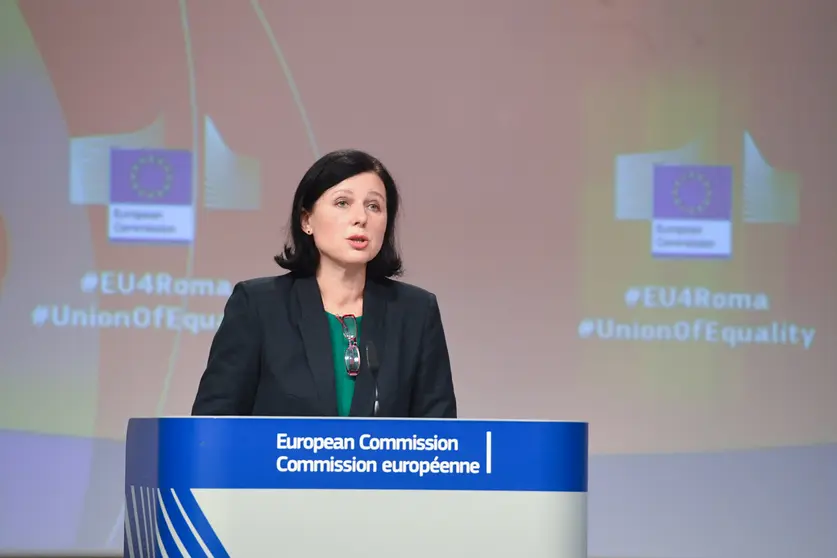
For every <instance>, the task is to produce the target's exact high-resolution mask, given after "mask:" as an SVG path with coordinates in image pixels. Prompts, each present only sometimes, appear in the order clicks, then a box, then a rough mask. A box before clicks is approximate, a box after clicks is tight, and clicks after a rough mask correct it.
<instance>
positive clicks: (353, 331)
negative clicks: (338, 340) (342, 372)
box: [337, 314, 360, 378]
mask: <svg viewBox="0 0 837 558" xmlns="http://www.w3.org/2000/svg"><path fill="white" fill-rule="evenodd" d="M337 319H338V320H339V321H340V325H342V326H343V337H345V338H346V339H347V340H348V341H349V346H348V347H346V353H345V354H344V355H343V360H344V361H345V363H346V372H347V373H348V374H349V376H351V377H352V378H354V377H355V376H357V375H358V372H360V348H359V347H358V346H357V318H356V317H355V316H354V315H353V314H346V315H345V316H337Z"/></svg>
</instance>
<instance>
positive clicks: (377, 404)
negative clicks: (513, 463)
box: [192, 150, 456, 418]
mask: <svg viewBox="0 0 837 558" xmlns="http://www.w3.org/2000/svg"><path fill="white" fill-rule="evenodd" d="M398 205H399V197H398V190H397V188H396V185H395V182H394V181H393V179H392V177H391V176H390V174H389V172H388V171H387V170H386V168H385V167H384V165H383V164H381V162H380V161H378V160H377V159H375V158H374V157H372V156H370V155H368V154H366V153H364V152H362V151H356V150H345V151H336V152H333V153H329V154H327V155H325V156H323V157H322V158H320V159H319V160H318V161H317V162H316V163H314V165H313V166H312V167H311V168H310V169H309V170H308V172H307V173H305V176H303V178H302V180H301V181H300V183H299V186H298V187H297V190H296V193H295V194H294V199H293V209H292V210H291V219H290V237H291V238H290V242H289V244H287V245H286V246H285V248H284V250H283V252H282V253H281V254H280V255H278V256H276V258H275V260H276V262H277V263H278V264H279V265H280V266H281V267H283V268H284V269H286V270H288V273H286V274H283V275H279V276H275V277H265V278H257V279H250V280H247V281H242V282H240V283H237V284H236V285H235V288H234V289H233V292H232V294H231V295H230V297H229V300H228V301H227V303H226V306H225V308H224V318H223V320H222V322H221V325H220V327H219V328H218V331H217V332H216V334H215V337H214V339H213V341H212V344H211V346H210V349H209V358H208V360H207V365H206V370H205V371H204V373H203V376H202V377H201V380H200V383H199V386H198V391H197V395H196V397H195V402H194V404H193V406H192V415H195V416H197V415H214V416H220V415H260V416H356V417H364V416H373V415H374V416H386V417H434V418H456V396H455V394H454V387H453V380H452V377H451V367H450V358H449V356H448V348H447V342H446V340H445V333H444V329H443V327H442V318H441V314H440V312H439V306H438V304H437V301H436V297H435V295H433V294H432V293H429V292H427V291H425V290H423V289H420V288H418V287H416V286H412V285H409V284H407V283H403V282H399V281H395V280H393V278H394V277H397V276H399V275H400V274H401V258H400V256H399V255H398V251H397V249H396V245H395V229H396V217H397V214H398Z"/></svg>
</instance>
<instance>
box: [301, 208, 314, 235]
mask: <svg viewBox="0 0 837 558" xmlns="http://www.w3.org/2000/svg"><path fill="white" fill-rule="evenodd" d="M299 221H300V226H301V227H302V232H304V233H305V234H313V233H314V230H313V229H312V228H311V214H310V213H308V212H307V211H304V210H303V211H302V215H301V216H300V219H299Z"/></svg>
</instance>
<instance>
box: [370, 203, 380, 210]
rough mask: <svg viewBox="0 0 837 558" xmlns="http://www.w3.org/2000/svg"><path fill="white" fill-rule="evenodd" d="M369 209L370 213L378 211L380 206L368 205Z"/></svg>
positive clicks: (375, 204)
mask: <svg viewBox="0 0 837 558" xmlns="http://www.w3.org/2000/svg"><path fill="white" fill-rule="evenodd" d="M369 209H371V210H372V211H378V210H379V209H381V206H380V205H378V204H377V203H370V204H369Z"/></svg>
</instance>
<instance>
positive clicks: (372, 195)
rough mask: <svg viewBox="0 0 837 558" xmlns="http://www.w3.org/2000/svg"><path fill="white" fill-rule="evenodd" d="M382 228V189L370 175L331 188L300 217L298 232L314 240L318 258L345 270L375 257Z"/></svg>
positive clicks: (384, 221) (384, 218)
mask: <svg viewBox="0 0 837 558" xmlns="http://www.w3.org/2000/svg"><path fill="white" fill-rule="evenodd" d="M386 227H387V199H386V188H385V187H384V183H383V182H382V181H381V179H380V178H379V177H378V175H376V174H375V173H372V172H369V173H363V174H358V175H355V176H353V177H351V178H347V179H346V180H344V181H343V182H340V183H339V184H336V185H335V186H332V187H331V188H329V189H328V190H326V191H325V192H324V193H323V195H322V196H320V199H318V200H317V201H316V203H315V204H314V207H313V208H312V209H311V213H310V214H303V216H302V230H303V231H304V232H305V233H307V234H311V235H312V236H313V237H314V243H315V244H316V245H317V249H318V250H319V251H320V255H321V257H323V258H327V259H329V260H331V261H333V262H334V263H337V264H338V265H341V266H348V267H350V266H352V265H359V264H366V263H368V262H369V261H370V260H372V258H374V257H375V256H377V255H378V252H379V251H380V250H381V246H382V245H383V242H384V232H385V231H386Z"/></svg>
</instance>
